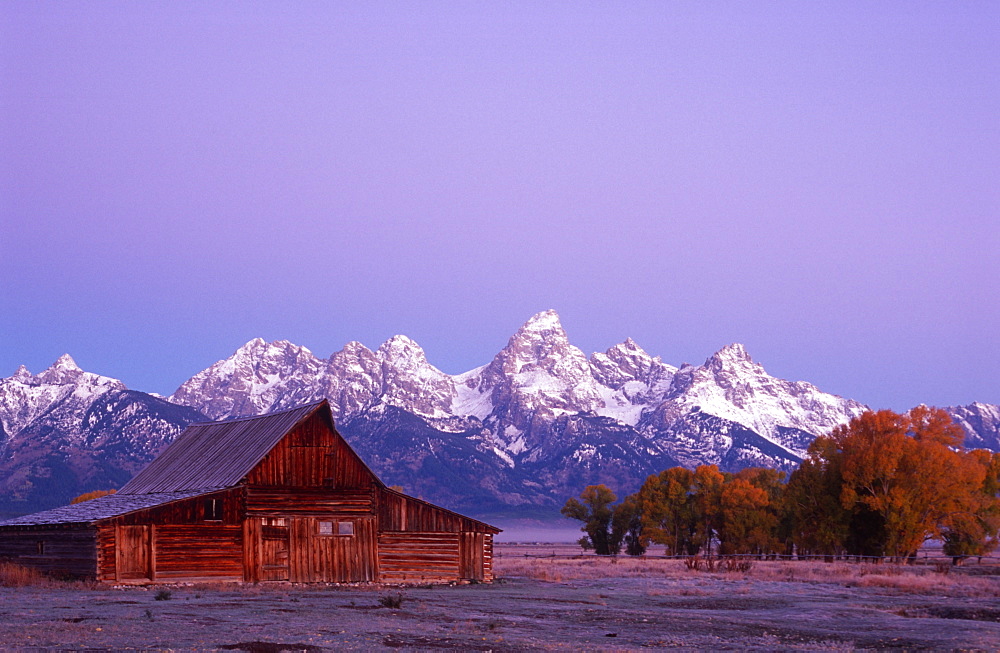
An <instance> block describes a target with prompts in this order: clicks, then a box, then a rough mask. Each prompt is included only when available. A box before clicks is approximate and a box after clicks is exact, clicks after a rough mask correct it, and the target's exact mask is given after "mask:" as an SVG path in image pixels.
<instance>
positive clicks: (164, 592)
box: [153, 589, 173, 601]
mask: <svg viewBox="0 0 1000 653" xmlns="http://www.w3.org/2000/svg"><path fill="white" fill-rule="evenodd" d="M171 596H173V594H171V592H170V590H168V589H161V590H157V592H156V596H154V597H153V599H154V600H156V601H169V600H170V597H171Z"/></svg>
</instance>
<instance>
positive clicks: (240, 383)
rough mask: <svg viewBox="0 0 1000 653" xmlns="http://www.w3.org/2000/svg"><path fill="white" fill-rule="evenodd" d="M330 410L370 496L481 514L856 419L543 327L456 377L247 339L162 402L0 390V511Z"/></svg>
mask: <svg viewBox="0 0 1000 653" xmlns="http://www.w3.org/2000/svg"><path fill="white" fill-rule="evenodd" d="M321 398H327V399H329V401H330V403H331V407H332V409H333V412H334V416H335V418H336V422H337V427H338V429H339V430H340V431H341V432H342V433H343V434H344V436H345V437H346V438H347V439H348V441H350V442H351V444H352V445H353V446H354V447H355V449H356V450H357V451H358V453H359V454H361V456H362V457H363V458H364V459H365V460H366V462H368V464H369V465H370V466H371V467H372V469H373V470H374V471H375V472H376V473H377V474H379V475H380V476H381V477H382V479H383V480H385V481H386V482H387V483H390V484H400V485H403V486H404V488H405V489H406V490H407V491H408V492H412V493H414V494H417V495H418V496H423V497H424V498H427V499H430V500H433V501H436V502H438V503H441V504H443V505H446V506H451V507H454V508H458V509H462V510H467V511H472V512H477V513H479V514H482V513H483V512H484V511H487V510H490V509H502V508H503V507H505V506H506V507H510V506H540V507H552V506H558V505H561V504H562V502H564V501H565V499H566V497H568V496H571V495H574V494H576V493H578V492H579V491H580V490H581V489H582V488H583V487H584V486H586V485H588V484H592V483H606V484H608V485H610V486H612V487H613V488H615V489H616V491H618V492H619V493H622V494H623V493H626V492H631V491H634V490H635V489H636V488H637V487H638V486H639V485H640V484H641V483H642V481H643V480H644V479H645V478H646V477H647V476H648V475H649V474H652V473H656V472H659V471H661V470H663V469H665V468H667V467H670V466H673V465H678V464H683V465H685V466H689V467H693V466H695V465H699V464H704V463H709V464H716V465H719V466H720V467H721V468H722V469H723V470H725V471H735V470H738V469H741V468H743V467H747V466H771V467H777V468H781V469H786V470H788V469H791V468H793V467H794V466H795V465H797V464H798V462H799V461H800V460H801V458H802V456H803V455H804V453H805V450H806V448H807V447H808V445H809V443H810V442H811V441H812V440H813V438H815V437H816V436H817V435H820V434H825V433H828V432H829V431H830V430H832V429H833V428H834V427H835V426H837V425H839V424H844V423H846V422H848V421H849V420H850V419H851V418H852V417H854V416H856V415H858V414H860V413H861V412H863V411H864V410H866V408H865V406H863V405H862V404H860V403H858V402H856V401H853V400H851V399H844V398H842V397H837V396H835V395H831V394H828V393H825V392H822V391H820V390H819V389H818V388H816V387H815V386H813V385H811V384H809V383H805V382H802V381H796V382H792V381H785V380H782V379H778V378H775V377H773V376H770V375H769V374H767V372H766V371H765V370H764V368H763V367H762V366H761V365H760V364H759V363H757V362H756V361H754V360H753V359H752V358H751V357H750V355H749V354H748V353H747V351H746V349H745V348H744V347H743V346H742V345H739V344H732V345H728V346H726V347H723V348H722V349H720V350H719V351H718V352H716V353H714V354H712V355H711V356H709V357H708V359H707V360H706V361H705V362H704V363H703V364H701V365H687V364H685V365H683V366H682V367H680V368H676V367H674V366H672V365H669V364H667V363H664V362H663V361H662V360H661V359H660V358H659V357H654V356H651V355H650V354H648V353H646V352H645V351H643V349H642V348H641V347H640V346H639V345H638V344H636V343H635V342H634V341H632V340H631V339H626V340H625V341H624V342H622V343H619V344H617V345H614V346H613V347H611V348H610V349H608V350H607V351H605V352H603V353H594V354H592V355H590V356H589V357H587V356H586V355H585V354H584V352H583V351H581V350H580V349H579V348H577V347H575V346H573V345H572V344H571V343H570V341H569V338H568V336H567V334H566V332H565V330H564V329H563V327H562V325H561V323H560V321H559V316H558V315H557V314H556V313H555V312H554V311H544V312H542V313H539V314H537V315H535V316H533V317H532V318H531V319H529V320H528V321H527V322H526V323H525V324H524V325H523V326H522V327H521V328H520V329H518V330H517V332H516V333H515V334H514V335H513V336H512V337H511V338H510V340H509V341H508V343H507V345H506V346H505V347H504V348H503V349H501V350H500V352H498V353H497V355H496V356H494V357H493V359H492V360H491V361H490V362H488V363H486V364H485V365H482V366H480V367H477V368H475V369H472V370H469V371H468V372H464V373H462V374H456V375H449V374H446V373H444V372H442V371H441V370H439V369H437V368H436V367H434V366H433V365H432V364H431V363H430V362H429V361H428V360H427V357H426V355H425V353H424V351H423V349H421V348H420V346H419V345H418V344H417V343H416V342H414V341H413V340H411V339H410V338H408V337H406V336H402V335H399V336H394V337H392V338H390V339H389V340H387V341H386V342H385V343H383V344H382V345H381V346H379V347H378V348H377V349H375V350H374V351H372V350H371V349H368V348H367V347H365V346H364V345H363V344H361V343H359V342H349V343H347V344H346V345H345V346H344V348H343V349H341V350H340V351H337V352H335V353H333V354H332V355H331V356H330V357H329V358H326V359H324V358H320V357H318V356H316V355H315V354H313V353H312V352H311V351H309V350H308V349H306V348H305V347H301V346H298V345H295V344H293V343H291V342H288V341H285V340H279V341H276V342H272V343H267V342H265V341H264V340H261V339H259V338H258V339H254V340H251V341H250V342H248V343H246V344H245V345H243V346H242V347H240V348H239V349H238V350H237V351H236V352H234V353H233V355H232V356H230V357H229V358H226V359H224V360H220V361H218V362H216V363H215V364H213V365H211V366H210V367H208V368H206V369H205V370H203V371H201V372H199V373H197V374H195V375H194V376H193V377H191V378H190V379H189V380H187V381H186V382H184V383H183V384H182V385H181V386H180V387H179V388H178V389H177V390H176V391H175V392H174V393H173V394H172V395H171V396H170V397H168V398H167V399H166V400H164V399H161V398H158V397H154V396H151V395H148V394H145V393H142V392H137V391H133V390H129V389H127V388H126V387H125V385H124V384H122V383H121V382H120V381H117V380H115V379H111V378H108V377H103V376H99V375H97V374H92V373H88V372H84V371H82V370H80V369H79V367H77V366H76V364H75V363H74V362H73V359H72V358H70V357H69V356H63V357H61V358H60V359H59V360H58V361H56V362H55V363H54V364H53V365H52V366H51V367H50V368H49V369H47V370H45V371H43V372H41V373H40V374H37V375H32V374H31V373H30V372H28V370H26V369H24V368H23V367H22V368H20V369H18V370H17V371H16V372H15V373H14V375H13V376H11V377H9V378H6V379H0V509H6V510H22V511H23V510H29V509H34V508H40V507H51V506H53V505H57V504H59V503H63V502H65V500H66V499H68V498H69V497H72V496H75V495H76V494H80V493H82V492H84V491H88V490H93V489H99V488H106V487H116V486H118V485H120V484H121V483H122V482H124V481H125V480H127V479H128V478H129V477H130V476H131V475H132V474H133V473H134V472H135V471H137V470H138V469H139V468H140V467H141V466H142V465H144V464H145V463H146V462H147V461H148V460H150V459H151V458H152V457H153V455H155V453H156V452H158V451H159V450H160V449H161V448H162V447H163V446H165V444H167V443H168V442H169V441H170V440H172V439H173V438H174V437H176V435H177V434H178V433H179V432H180V431H181V430H183V428H184V427H185V426H186V425H187V424H189V423H191V422H193V421H201V420H204V419H208V418H210V419H224V418H227V417H235V416H244V415H259V414H263V413H267V412H270V411H274V410H281V409H283V408H288V407H292V406H296V405H300V404H303V403H307V402H312V401H316V400H318V399H321ZM948 410H949V411H950V413H951V414H952V415H953V416H954V417H955V419H956V421H957V422H958V423H959V424H960V425H961V426H962V427H963V428H964V429H965V431H966V434H967V441H966V443H967V445H968V446H971V447H986V448H991V449H994V450H998V449H1000V407H997V406H992V405H989V404H971V405H969V406H959V407H953V408H950V409H948Z"/></svg>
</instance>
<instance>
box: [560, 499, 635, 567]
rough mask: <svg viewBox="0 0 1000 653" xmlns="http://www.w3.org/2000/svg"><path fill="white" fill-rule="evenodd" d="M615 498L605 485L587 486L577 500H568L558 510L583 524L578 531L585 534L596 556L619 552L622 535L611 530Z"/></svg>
mask: <svg viewBox="0 0 1000 653" xmlns="http://www.w3.org/2000/svg"><path fill="white" fill-rule="evenodd" d="M617 498H618V497H616V496H615V493H614V492H612V491H611V488H609V487H607V486H606V485H603V484H602V485H588V486H587V487H586V488H584V490H583V492H582V493H580V499H579V500H577V499H575V498H570V499H568V500H567V501H566V505H564V506H563V507H562V510H560V512H561V513H562V514H563V515H565V516H566V517H569V518H570V519H576V520H578V521H581V522H583V526H581V527H580V530H581V531H583V532H584V533H586V535H587V537H588V538H589V539H590V542H591V544H592V546H593V548H594V552H595V553H597V555H617V554H618V552H619V551H620V550H621V542H622V535H623V534H622V533H615V532H613V531H612V528H611V520H612V517H613V516H614V509H613V508H612V507H611V504H613V503H614V502H615V500H616V499H617Z"/></svg>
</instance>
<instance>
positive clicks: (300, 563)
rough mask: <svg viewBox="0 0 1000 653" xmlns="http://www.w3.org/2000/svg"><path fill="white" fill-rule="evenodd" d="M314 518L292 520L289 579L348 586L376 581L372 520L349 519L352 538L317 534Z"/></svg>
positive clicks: (316, 522) (374, 536)
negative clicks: (352, 532) (351, 583)
mask: <svg viewBox="0 0 1000 653" xmlns="http://www.w3.org/2000/svg"><path fill="white" fill-rule="evenodd" d="M321 520H322V521H327V520H328V519H327V518H326V517H323V518H322V519H320V518H317V517H302V518H295V519H293V520H292V529H291V533H292V580H293V581H296V582H303V583H304V582H328V583H349V582H364V581H374V580H377V578H378V574H377V571H376V566H375V565H376V534H375V518H374V517H373V516H371V515H369V516H368V517H365V518H357V519H351V520H350V521H351V522H353V524H354V534H353V535H320V534H319V522H320V521H321Z"/></svg>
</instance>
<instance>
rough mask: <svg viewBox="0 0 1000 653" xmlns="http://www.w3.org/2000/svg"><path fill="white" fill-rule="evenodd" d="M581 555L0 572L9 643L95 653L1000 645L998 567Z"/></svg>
mask: <svg viewBox="0 0 1000 653" xmlns="http://www.w3.org/2000/svg"><path fill="white" fill-rule="evenodd" d="M578 551H579V549H576V548H575V547H569V548H567V549H566V550H565V551H564V550H562V549H560V548H559V547H554V546H552V545H544V546H523V545H511V544H506V545H501V546H499V547H498V553H499V556H498V558H497V573H498V575H499V577H500V578H499V580H498V581H497V582H496V583H494V584H492V585H463V586H410V587H399V588H388V587H378V586H293V585H288V584H273V585H271V584H269V585H266V586H265V585H260V586H229V585H200V586H176V587H169V588H160V587H156V588H149V589H146V588H105V587H98V586H95V585H91V584H85V583H60V582H54V581H48V580H45V579H40V578H38V577H36V576H32V575H30V574H27V575H26V574H23V573H22V572H19V571H17V570H12V569H7V570H0V582H2V583H3V586H0V638H2V639H0V641H2V642H3V643H4V644H3V646H4V647H5V648H7V649H34V650H45V649H67V648H69V649H86V650H90V651H99V650H130V649H132V650H134V649H144V650H174V651H177V650H182V651H186V650H244V651H257V652H265V651H292V650H299V651H302V650H305V651H320V650H427V649H440V648H444V649H454V650H472V651H475V650H481V651H485V650H494V651H520V650H636V649H647V648H668V647H680V648H689V649H702V650H747V649H750V650H754V649H756V650H776V649H780V650H834V651H841V650H843V651H847V650H865V649H871V650H875V649H896V650H914V649H934V650H953V649H960V650H998V649H1000V575H998V572H1000V569H997V568H995V567H991V566H977V565H972V566H969V567H963V568H960V569H955V570H952V569H947V573H943V572H944V570H945V568H938V567H935V566H933V565H930V566H917V567H901V566H897V565H874V564H868V565H858V564H847V563H830V564H826V563H821V562H817V563H811V562H809V563H805V562H758V561H755V562H754V563H753V565H752V567H751V568H750V569H749V570H747V571H743V572H725V571H721V572H720V571H714V572H708V571H694V570H690V569H688V568H687V567H686V566H685V564H684V562H683V561H679V560H667V559H663V558H660V557H656V556H653V557H648V558H643V559H629V558H627V557H619V558H617V559H601V558H597V557H596V556H588V557H559V556H561V555H568V554H571V553H576V552H578ZM553 554H554V555H555V556H557V557H551V556H553ZM538 556H547V557H538ZM397 601H398V604H397Z"/></svg>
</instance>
